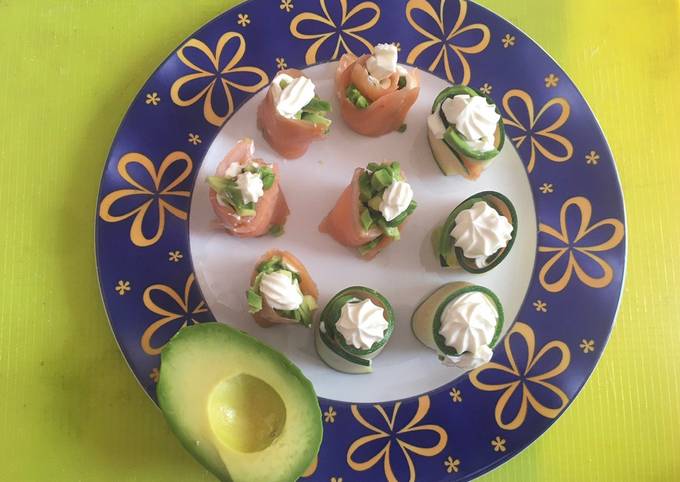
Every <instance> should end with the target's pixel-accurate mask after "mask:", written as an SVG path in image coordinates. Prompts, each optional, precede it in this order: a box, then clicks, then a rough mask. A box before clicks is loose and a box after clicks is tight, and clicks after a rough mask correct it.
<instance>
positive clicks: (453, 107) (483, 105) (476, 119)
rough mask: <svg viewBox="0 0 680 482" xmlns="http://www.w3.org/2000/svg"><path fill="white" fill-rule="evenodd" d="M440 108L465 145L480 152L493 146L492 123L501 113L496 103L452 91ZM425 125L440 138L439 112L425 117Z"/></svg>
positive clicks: (494, 127)
mask: <svg viewBox="0 0 680 482" xmlns="http://www.w3.org/2000/svg"><path fill="white" fill-rule="evenodd" d="M440 110H441V111H442V112H443V113H444V116H445V117H446V120H447V121H448V122H449V123H450V124H452V125H454V126H455V127H456V130H457V131H458V132H460V133H461V134H462V135H463V137H464V138H465V140H466V141H467V143H468V145H469V146H470V147H472V148H473V149H476V150H478V151H480V152H487V151H491V150H493V149H495V148H496V137H495V136H496V127H497V125H498V121H499V120H500V118H501V116H500V115H499V114H498V113H497V112H496V106H495V105H493V104H489V103H487V101H486V98H484V97H481V96H472V97H471V96H469V95H467V94H461V95H456V96H454V97H452V98H448V99H446V100H444V102H442V104H441V106H440ZM427 125H428V128H429V130H430V132H431V133H432V135H433V136H434V137H435V138H436V139H443V138H444V132H446V127H445V126H444V123H443V122H442V119H441V117H440V114H439V112H435V113H433V114H431V115H430V116H429V117H428V118H427Z"/></svg>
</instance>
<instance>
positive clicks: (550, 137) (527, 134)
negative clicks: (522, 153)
mask: <svg viewBox="0 0 680 482" xmlns="http://www.w3.org/2000/svg"><path fill="white" fill-rule="evenodd" d="M513 99H519V100H520V101H521V102H522V103H523V104H524V107H525V109H526V113H527V118H528V125H524V124H522V122H521V121H520V120H519V119H518V117H517V115H516V113H515V112H514V111H513V110H512V108H511V107H510V101H511V100H513ZM553 107H555V108H557V109H559V112H560V115H559V116H558V117H557V119H555V120H554V121H553V123H552V124H549V125H543V124H542V122H541V118H542V117H543V115H544V114H545V113H546V112H547V111H548V110H549V109H551V108H553ZM503 108H504V109H505V112H507V114H508V117H507V118H504V119H503V124H505V125H506V126H509V127H514V128H517V129H519V130H520V131H522V132H523V134H520V135H518V136H515V137H512V138H511V139H512V142H514V143H515V147H516V148H517V149H519V148H520V147H521V146H522V144H523V143H524V141H526V140H527V139H528V140H529V142H531V155H530V157H529V163H528V165H527V171H529V172H532V171H533V170H534V166H535V165H536V153H537V152H538V153H540V154H541V155H543V156H544V157H546V158H547V159H549V160H551V161H553V162H565V161H568V160H569V159H571V157H572V156H573V155H574V146H573V145H572V143H571V141H570V140H569V139H567V138H566V137H564V136H562V135H560V134H558V133H557V130H558V129H559V128H560V127H562V126H563V125H564V124H566V122H567V120H568V119H569V114H570V112H571V107H570V106H569V102H568V101H567V99H564V98H562V97H556V98H554V99H551V100H550V101H548V102H547V103H546V104H545V105H544V106H543V107H542V108H541V109H540V110H539V111H538V113H536V112H535V110H534V101H533V99H532V98H531V95H529V93H528V92H525V91H523V90H520V89H512V90H510V91H508V92H507V93H506V94H505V96H503ZM539 138H542V142H539ZM546 140H547V141H551V142H554V143H556V144H558V145H559V146H560V147H561V148H562V149H563V150H564V152H561V153H559V152H558V153H554V152H552V151H551V150H550V149H548V148H547V147H545V146H544V144H543V142H545V141H546Z"/></svg>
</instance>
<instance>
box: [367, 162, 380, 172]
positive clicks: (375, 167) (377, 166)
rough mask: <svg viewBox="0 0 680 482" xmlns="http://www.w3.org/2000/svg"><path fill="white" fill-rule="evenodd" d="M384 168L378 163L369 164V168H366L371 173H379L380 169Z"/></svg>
mask: <svg viewBox="0 0 680 482" xmlns="http://www.w3.org/2000/svg"><path fill="white" fill-rule="evenodd" d="M382 167H383V165H382V164H378V163H377V162H369V163H368V166H366V169H368V170H369V171H371V172H375V171H377V170H378V169H380V168H382Z"/></svg>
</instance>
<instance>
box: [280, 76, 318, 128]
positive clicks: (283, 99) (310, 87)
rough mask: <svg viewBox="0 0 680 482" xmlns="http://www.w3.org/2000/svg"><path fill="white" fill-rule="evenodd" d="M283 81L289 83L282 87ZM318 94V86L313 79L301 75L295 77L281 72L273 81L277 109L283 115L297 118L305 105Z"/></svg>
mask: <svg viewBox="0 0 680 482" xmlns="http://www.w3.org/2000/svg"><path fill="white" fill-rule="evenodd" d="M281 81H284V82H286V83H287V84H288V85H286V87H285V88H284V89H282V88H281ZM315 95H316V86H315V85H314V82H312V81H311V79H309V78H307V77H305V76H301V77H297V78H293V77H291V76H290V75H288V74H279V75H277V76H276V77H275V78H274V81H273V82H272V96H273V100H274V105H275V106H276V110H277V112H278V113H279V114H281V115H282V116H283V117H286V118H288V119H293V118H295V114H297V113H298V112H300V110H302V108H303V107H304V106H306V105H307V104H309V101H311V100H312V99H313V98H314V96H315Z"/></svg>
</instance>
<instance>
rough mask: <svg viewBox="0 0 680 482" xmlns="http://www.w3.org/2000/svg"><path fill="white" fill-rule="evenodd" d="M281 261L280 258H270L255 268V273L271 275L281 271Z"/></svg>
mask: <svg viewBox="0 0 680 482" xmlns="http://www.w3.org/2000/svg"><path fill="white" fill-rule="evenodd" d="M281 261H282V259H281V257H280V256H272V257H271V258H269V259H268V260H267V261H265V262H264V263H262V264H260V266H258V267H257V271H258V272H259V273H271V272H273V271H276V270H277V269H281V268H282V267H283V264H282V262H281Z"/></svg>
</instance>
